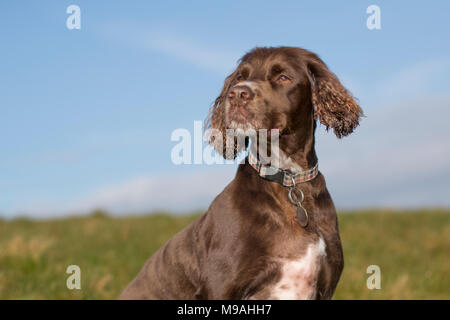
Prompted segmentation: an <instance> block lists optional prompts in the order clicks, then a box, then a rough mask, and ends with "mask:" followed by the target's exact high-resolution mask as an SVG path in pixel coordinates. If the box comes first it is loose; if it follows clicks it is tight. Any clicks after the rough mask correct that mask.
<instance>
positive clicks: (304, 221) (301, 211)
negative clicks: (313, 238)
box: [297, 205, 308, 228]
mask: <svg viewBox="0 0 450 320" xmlns="http://www.w3.org/2000/svg"><path fill="white" fill-rule="evenodd" d="M297 220H298V222H300V225H301V226H302V227H303V228H304V227H306V226H307V225H308V213H307V212H306V209H305V208H303V207H302V206H301V205H297Z"/></svg>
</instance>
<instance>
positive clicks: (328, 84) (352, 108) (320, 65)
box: [307, 54, 363, 138]
mask: <svg viewBox="0 0 450 320" xmlns="http://www.w3.org/2000/svg"><path fill="white" fill-rule="evenodd" d="M307 64H308V65H307V67H308V70H309V72H310V73H311V75H310V76H311V78H312V79H311V78H310V80H311V85H312V90H311V91H312V103H313V106H314V118H315V119H319V121H320V123H321V124H323V125H325V127H326V128H327V130H328V129H329V128H330V127H331V128H333V130H334V133H335V134H336V136H337V137H338V138H342V137H344V136H346V135H349V134H350V133H352V132H353V130H354V129H355V128H356V127H357V126H358V125H359V119H360V117H362V116H363V111H362V109H361V107H360V106H359V105H358V103H357V102H356V101H355V98H353V96H352V94H351V93H350V92H349V91H348V90H347V89H345V88H344V86H343V85H342V84H341V82H340V81H339V79H338V78H337V77H336V75H335V74H334V73H332V72H331V71H330V70H329V69H328V67H327V66H326V65H325V63H324V62H323V61H322V60H321V59H320V58H319V57H318V56H317V55H315V54H311V55H310V58H309V61H308V62H307Z"/></svg>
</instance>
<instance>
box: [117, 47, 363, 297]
mask: <svg viewBox="0 0 450 320" xmlns="http://www.w3.org/2000/svg"><path fill="white" fill-rule="evenodd" d="M282 73H286V74H288V75H289V80H284V78H283V77H281V76H280V75H281V74H282ZM241 81H248V82H242V83H244V84H248V85H249V86H251V87H252V88H250V87H245V88H244V89H245V90H251V91H252V92H251V95H249V96H250V98H245V96H243V98H242V99H241V98H239V97H238V96H237V95H236V94H238V93H239V92H238V91H236V90H237V89H239V90H241V89H242V85H239V83H240V82H241ZM244 89H242V90H244ZM230 90H234V91H233V94H232V95H230ZM239 108H241V109H239ZM239 110H243V111H242V112H243V113H242V114H243V115H244V116H245V117H244V116H242V115H240V119H241V120H242V119H243V118H242V117H244V118H245V119H246V120H245V121H247V123H251V124H252V126H253V127H255V128H256V129H261V128H266V129H271V128H279V129H280V132H281V135H280V149H281V150H282V151H283V152H284V153H285V154H286V155H288V156H289V157H290V158H291V159H292V160H293V161H295V163H297V164H298V165H300V166H301V167H303V168H311V167H312V166H314V165H315V164H316V163H317V156H316V153H315V149H314V131H315V129H316V119H319V120H320V122H321V123H322V124H324V125H325V126H326V128H327V129H328V128H332V129H333V130H334V132H335V134H336V136H337V137H339V138H340V137H342V136H345V135H348V134H349V133H351V132H352V131H353V129H354V128H355V127H356V126H357V125H358V122H359V118H360V116H361V115H362V110H361V108H360V107H359V106H358V104H357V103H356V101H355V100H354V99H353V97H352V96H351V95H350V93H349V92H348V91H347V90H346V89H345V88H344V87H343V86H342V85H341V83H340V82H339V80H338V79H337V77H336V76H335V75H334V74H333V73H331V72H330V71H329V70H328V68H327V67H326V65H325V64H324V63H323V62H322V61H321V60H320V59H319V58H318V57H317V56H316V55H315V54H313V53H311V52H309V51H307V50H304V49H299V48H289V47H281V48H256V49H254V50H252V51H250V52H249V53H247V54H246V55H244V57H243V58H242V59H241V61H240V63H239V66H238V67H237V69H236V71H234V72H233V73H232V74H231V75H230V76H228V77H227V79H226V80H225V84H224V86H223V89H222V92H221V94H220V95H219V97H218V98H217V99H216V101H215V103H214V105H213V106H212V108H211V110H210V113H209V117H208V120H207V127H208V128H211V129H217V130H218V131H219V133H220V134H221V135H222V140H223V141H225V134H226V130H227V129H228V128H229V126H230V124H232V122H233V121H232V120H233V114H238V113H239V112H237V111H239ZM244 111H245V112H244ZM219 140H221V139H218V138H217V136H212V137H211V140H210V142H211V144H213V145H214V146H215V148H216V150H217V152H219V153H220V154H222V155H224V156H225V157H230V158H233V157H235V156H236V154H237V153H238V152H239V151H240V148H241V149H242V148H245V146H242V145H241V146H238V145H237V143H236V141H233V142H232V143H234V148H233V149H234V150H233V151H234V152H232V153H231V154H230V153H227V152H226V150H225V148H224V146H222V145H221V143H218V141H219ZM301 189H302V191H303V193H304V195H305V200H304V202H303V206H304V208H305V209H306V210H307V211H308V213H309V223H308V225H307V226H306V227H305V228H302V227H301V226H300V224H299V223H298V221H297V219H296V207H295V206H293V205H292V204H291V203H290V202H289V200H288V197H287V189H286V188H285V187H283V186H281V185H280V184H278V183H275V182H270V181H267V180H264V179H263V178H261V177H260V176H259V175H258V173H257V172H256V171H255V170H254V169H253V168H252V167H251V166H250V165H249V164H248V163H243V164H241V165H240V166H239V168H238V171H237V174H236V177H235V179H234V180H233V181H232V182H231V183H230V184H229V185H228V186H227V187H226V188H225V189H224V190H223V191H222V192H221V193H220V194H219V195H218V196H217V197H216V198H215V199H214V201H213V202H212V204H211V205H210V207H209V208H208V210H207V211H206V213H205V214H204V215H202V216H201V217H200V218H198V219H197V220H196V221H195V222H193V223H192V224H191V225H190V226H188V227H187V228H186V229H184V230H183V231H181V232H180V233H178V234H177V235H175V236H174V237H173V238H172V239H171V240H169V241H168V242H167V243H166V244H165V245H164V246H163V247H162V248H161V249H159V250H158V251H157V252H156V253H155V254H154V255H153V256H152V257H151V258H150V259H149V260H148V261H147V263H146V264H145V265H144V267H143V268H142V270H141V271H140V273H139V274H138V275H137V277H136V278H135V279H134V280H133V281H132V282H131V283H130V285H129V286H128V287H127V288H126V289H125V290H124V292H123V293H122V295H121V298H122V299H267V298H270V297H271V290H272V289H273V287H274V285H275V283H277V281H279V279H280V277H281V276H282V275H281V268H282V266H281V265H280V263H279V261H280V259H295V258H297V257H301V256H302V255H303V254H304V253H305V251H306V250H307V247H308V246H309V245H310V244H313V243H317V241H318V239H319V238H320V237H322V238H323V240H324V242H325V244H326V256H325V257H323V258H321V260H320V261H318V262H317V263H318V268H320V269H319V270H320V271H319V274H318V278H317V279H310V280H309V283H308V284H307V285H308V286H311V287H313V288H315V289H316V295H315V296H314V298H317V299H330V298H331V297H332V295H333V293H334V290H335V288H336V285H337V282H338V280H339V277H340V274H341V272H342V268H343V253H342V247H341V243H340V238H339V230H338V224H337V217H336V210H335V208H334V204H333V201H332V199H331V197H330V195H329V193H328V190H327V188H326V184H325V179H324V177H323V175H322V174H321V173H319V175H318V176H317V177H316V178H315V179H313V180H311V181H308V182H306V183H302V184H301Z"/></svg>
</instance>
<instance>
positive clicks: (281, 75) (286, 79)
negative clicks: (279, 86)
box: [278, 74, 291, 81]
mask: <svg viewBox="0 0 450 320" xmlns="http://www.w3.org/2000/svg"><path fill="white" fill-rule="evenodd" d="M278 80H279V81H288V80H291V79H289V77H288V76H287V75H285V74H280V76H279V77H278Z"/></svg>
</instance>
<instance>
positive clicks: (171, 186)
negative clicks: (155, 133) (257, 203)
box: [21, 165, 235, 217]
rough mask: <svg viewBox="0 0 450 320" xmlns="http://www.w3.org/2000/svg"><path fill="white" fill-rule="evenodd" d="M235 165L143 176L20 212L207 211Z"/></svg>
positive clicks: (43, 214)
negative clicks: (96, 210) (74, 197)
mask: <svg viewBox="0 0 450 320" xmlns="http://www.w3.org/2000/svg"><path fill="white" fill-rule="evenodd" d="M234 172H235V167H234V166H229V165H226V166H220V168H215V169H212V168H204V169H202V170H194V171H192V170H186V171H185V172H182V173H179V174H175V173H169V174H166V175H160V176H155V175H143V176H140V177H135V178H131V179H128V180H125V181H121V182H117V183H116V184H113V185H106V186H101V187H98V188H97V189H95V190H92V191H91V192H89V193H87V194H86V195H85V196H83V197H80V198H77V199H73V200H72V201H69V202H61V201H57V200H56V199H48V200H46V201H39V202H37V203H36V202H35V203H30V204H29V205H27V206H25V207H24V208H23V210H21V212H23V213H22V214H23V215H26V216H32V217H51V216H59V215H64V214H84V213H88V212H90V211H91V210H93V209H99V208H101V209H105V210H107V211H109V212H111V213H115V214H126V213H128V214H129V213H143V212H150V211H155V210H164V211H170V212H174V213H187V212H189V211H192V210H197V209H205V208H207V207H208V205H209V204H210V202H211V201H212V200H213V199H214V197H215V196H216V195H217V194H219V193H220V192H221V191H222V189H223V188H224V187H225V186H226V185H227V184H228V183H229V182H230V181H231V180H232V179H233V176H234Z"/></svg>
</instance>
